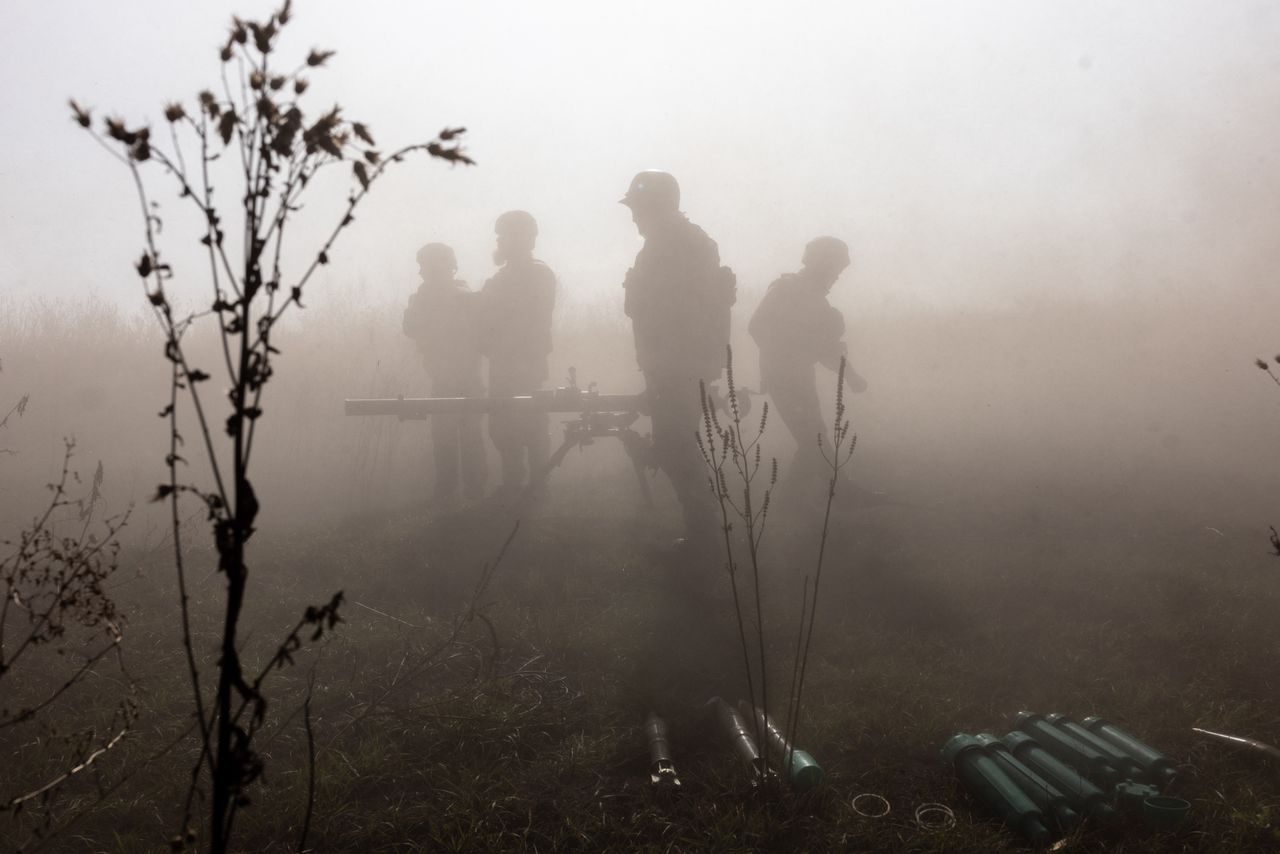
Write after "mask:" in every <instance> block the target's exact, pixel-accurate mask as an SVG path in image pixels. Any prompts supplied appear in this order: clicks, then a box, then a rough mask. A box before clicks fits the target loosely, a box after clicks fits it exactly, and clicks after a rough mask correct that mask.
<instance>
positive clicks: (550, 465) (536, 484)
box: [520, 436, 579, 500]
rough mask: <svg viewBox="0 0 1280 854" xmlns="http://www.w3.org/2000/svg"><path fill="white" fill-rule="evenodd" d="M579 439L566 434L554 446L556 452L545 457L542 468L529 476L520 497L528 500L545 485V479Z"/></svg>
mask: <svg viewBox="0 0 1280 854" xmlns="http://www.w3.org/2000/svg"><path fill="white" fill-rule="evenodd" d="M578 442H579V440H578V439H577V438H576V437H574V436H566V437H565V440H564V441H563V442H561V443H560V447H558V448H556V452H555V453H554V454H552V455H551V456H550V457H549V458H548V459H547V464H546V465H545V466H543V467H542V470H541V471H539V472H537V473H536V474H534V475H533V476H532V477H530V478H529V483H528V485H526V486H525V488H524V492H523V493H521V496H520V497H521V499H523V500H529V499H531V498H533V497H534V496H535V495H536V494H537V493H538V492H539V491H540V490H541V489H542V488H543V487H545V486H546V485H547V480H548V479H549V478H550V477H551V473H552V472H553V471H555V470H556V469H557V468H558V467H559V466H560V464H561V463H562V462H564V458H565V457H566V456H568V454H569V451H570V450H572V449H573V448H574V447H575V446H576V445H577V444H578Z"/></svg>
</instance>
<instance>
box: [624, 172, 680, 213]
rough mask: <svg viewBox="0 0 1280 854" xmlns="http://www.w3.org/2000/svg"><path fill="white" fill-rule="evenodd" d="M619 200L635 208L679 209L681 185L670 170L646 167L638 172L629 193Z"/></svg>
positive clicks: (628, 189) (632, 180) (628, 190)
mask: <svg viewBox="0 0 1280 854" xmlns="http://www.w3.org/2000/svg"><path fill="white" fill-rule="evenodd" d="M618 201H619V202H621V203H622V204H624V205H626V206H627V207H629V208H633V209H634V208H641V207H642V208H647V209H651V210H671V211H674V210H679V208H680V185H679V184H677V183H676V179H675V177H674V176H673V175H672V174H671V173H670V172H661V171H659V170H657V169H646V170H645V171H643V172H638V173H636V177H634V178H632V179H631V186H630V187H628V188H627V194H626V195H625V196H623V197H622V198H621V199H619V200H618Z"/></svg>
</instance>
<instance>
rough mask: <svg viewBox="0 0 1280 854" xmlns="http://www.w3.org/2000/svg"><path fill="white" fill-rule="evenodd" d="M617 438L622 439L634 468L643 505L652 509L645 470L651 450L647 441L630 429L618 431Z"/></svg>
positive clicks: (651, 494) (651, 496)
mask: <svg viewBox="0 0 1280 854" xmlns="http://www.w3.org/2000/svg"><path fill="white" fill-rule="evenodd" d="M618 438H619V439H621V440H622V447H624V448H626V449H627V456H628V457H630V458H631V467H632V468H633V469H635V473H636V482H637V483H639V484H640V494H641V495H642V496H643V497H644V503H645V506H646V507H648V508H649V509H651V510H652V509H653V506H654V504H653V493H652V492H651V491H650V490H649V478H648V477H647V476H646V475H647V472H646V471H645V469H646V468H647V467H648V465H649V461H648V456H647V455H648V452H649V451H650V450H651V447H650V445H649V442H648V441H646V440H645V439H644V438H643V437H641V435H640V434H639V433H637V432H636V431H634V430H631V429H627V430H625V431H620V432H619V433H618Z"/></svg>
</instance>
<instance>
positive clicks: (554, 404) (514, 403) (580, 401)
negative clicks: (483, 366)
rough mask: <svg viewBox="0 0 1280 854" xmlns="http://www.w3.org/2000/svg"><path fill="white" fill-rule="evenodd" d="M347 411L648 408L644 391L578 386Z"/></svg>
mask: <svg viewBox="0 0 1280 854" xmlns="http://www.w3.org/2000/svg"><path fill="white" fill-rule="evenodd" d="M343 410H344V412H345V413H346V414H347V415H395V416H397V417H399V418H426V417H428V416H431V415H445V414H448V415H483V414H486V413H491V412H502V413H507V412H510V413H520V412H645V411H647V407H646V406H645V396H644V395H643V394H598V393H596V392H593V391H579V390H577V389H548V390H546V391H537V392H534V393H533V394H520V395H514V396H512V397H383V398H355V399H348V400H346V401H344V402H343Z"/></svg>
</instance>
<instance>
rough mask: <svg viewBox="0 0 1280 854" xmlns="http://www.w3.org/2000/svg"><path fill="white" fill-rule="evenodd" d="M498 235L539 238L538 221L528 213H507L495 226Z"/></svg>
mask: <svg viewBox="0 0 1280 854" xmlns="http://www.w3.org/2000/svg"><path fill="white" fill-rule="evenodd" d="M493 230H494V231H495V232H496V233H498V234H505V235H510V236H512V237H526V238H532V237H537V236H538V221H537V220H536V219H534V218H533V215H532V214H530V213H529V212H528V211H507V212H506V213H504V214H502V215H501V216H500V217H498V219H497V221H496V222H494V224H493Z"/></svg>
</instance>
